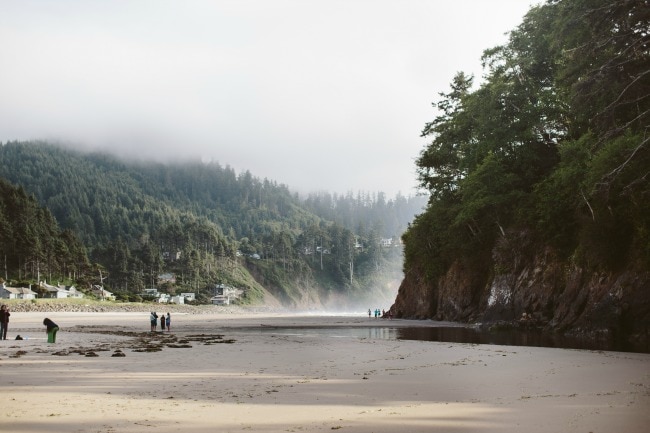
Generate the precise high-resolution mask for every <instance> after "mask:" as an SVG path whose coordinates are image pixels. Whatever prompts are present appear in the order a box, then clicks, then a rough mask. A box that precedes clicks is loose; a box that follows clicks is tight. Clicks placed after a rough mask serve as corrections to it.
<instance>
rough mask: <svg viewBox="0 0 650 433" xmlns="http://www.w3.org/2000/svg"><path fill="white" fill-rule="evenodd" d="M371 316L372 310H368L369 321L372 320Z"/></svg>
mask: <svg viewBox="0 0 650 433" xmlns="http://www.w3.org/2000/svg"><path fill="white" fill-rule="evenodd" d="M371 315H372V312H371V311H370V308H368V319H370V316H371Z"/></svg>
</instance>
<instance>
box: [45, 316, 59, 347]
mask: <svg viewBox="0 0 650 433" xmlns="http://www.w3.org/2000/svg"><path fill="white" fill-rule="evenodd" d="M43 325H45V326H46V328H45V332H47V342H48V343H56V333H57V332H59V326H58V325H57V324H56V323H54V322H52V321H51V320H50V319H48V318H47V317H46V318H45V320H43Z"/></svg>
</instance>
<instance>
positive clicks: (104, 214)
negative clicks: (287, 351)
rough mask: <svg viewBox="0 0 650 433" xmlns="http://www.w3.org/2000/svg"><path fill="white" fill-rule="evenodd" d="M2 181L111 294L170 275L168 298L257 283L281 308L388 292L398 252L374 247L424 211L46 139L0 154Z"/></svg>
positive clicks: (400, 200)
mask: <svg viewBox="0 0 650 433" xmlns="http://www.w3.org/2000/svg"><path fill="white" fill-rule="evenodd" d="M0 176H2V177H4V178H6V179H7V180H9V181H11V182H12V183H14V184H16V185H20V186H21V187H22V188H24V189H25V191H27V192H28V193H29V194H33V195H34V197H35V199H36V200H37V201H38V202H39V203H40V204H41V205H42V206H44V207H46V208H47V209H48V211H49V212H51V214H52V215H53V217H54V219H55V220H56V221H57V222H58V224H59V225H60V226H61V227H62V228H63V229H66V230H70V231H72V232H74V233H76V234H77V236H78V237H79V238H80V239H81V241H82V242H83V244H84V245H85V246H87V248H88V251H89V255H90V259H91V261H92V262H93V263H96V264H97V265H99V266H101V267H104V269H105V273H107V274H108V275H109V278H108V279H107V281H106V283H107V284H108V285H109V287H111V288H112V289H114V290H118V291H122V292H127V293H139V292H141V291H142V290H143V289H144V288H145V287H150V286H156V285H158V286H160V284H159V281H158V275H160V274H162V273H169V272H171V273H174V274H176V277H177V287H169V285H166V286H165V288H166V290H169V291H174V290H176V289H178V290H193V291H199V292H200V291H201V289H203V288H206V287H210V286H211V285H212V286H213V285H214V284H217V283H224V284H231V285H235V286H238V287H241V286H246V287H243V288H245V289H251V290H250V292H249V295H250V296H252V297H253V298H254V299H249V301H252V302H259V301H260V295H259V289H260V288H261V286H264V287H267V288H269V289H270V290H271V291H272V292H273V294H274V295H275V296H276V297H277V298H279V299H280V300H281V301H282V302H284V303H285V304H287V305H303V304H314V306H318V305H320V304H322V303H326V302H328V301H327V300H333V299H337V302H339V303H342V304H347V303H349V302H351V301H350V300H351V299H357V298H359V299H368V297H371V296H374V295H372V293H374V292H375V290H376V289H378V286H381V285H382V284H384V285H385V284H386V281H390V284H392V285H393V287H396V285H397V284H398V280H399V278H400V277H401V262H402V260H401V259H402V250H401V248H394V247H393V248H382V247H381V244H380V242H381V239H382V238H393V239H395V241H396V242H397V241H398V240H399V236H400V234H401V233H402V232H403V231H404V229H405V228H406V225H407V224H408V222H409V221H410V220H411V219H412V218H413V216H414V215H415V214H416V213H417V212H418V211H420V210H421V209H422V205H423V202H424V200H423V198H422V197H416V198H404V197H402V196H399V197H397V198H396V200H394V201H393V200H386V199H385V198H384V196H383V194H379V195H375V197H374V198H369V197H368V196H367V195H366V194H361V193H359V194H358V195H357V197H356V198H353V197H352V195H351V194H349V195H347V196H345V197H343V196H342V197H339V196H336V195H334V196H331V195H329V194H319V195H313V196H310V197H309V198H308V199H307V200H302V199H301V198H300V197H298V196H297V195H295V194H291V192H290V191H289V189H288V188H287V187H286V186H284V185H278V184H276V183H274V182H272V181H269V180H260V179H257V178H255V177H254V176H253V175H252V174H251V173H249V172H244V173H240V174H236V173H235V172H234V170H232V169H231V168H229V167H225V168H224V167H222V166H220V165H219V164H216V163H208V164H205V163H202V162H199V161H197V162H193V163H191V162H188V163H177V164H154V163H146V162H137V163H136V162H124V161H122V160H120V159H118V158H116V157H114V156H110V155H107V154H100V153H83V152H80V151H74V150H70V149H66V148H63V147H60V146H57V145H53V144H49V143H45V142H26V143H17V142H10V143H5V144H4V145H2V146H0ZM321 199H323V200H329V202H328V205H327V206H322V202H321V201H320V200H321ZM318 203H320V205H318ZM349 212H352V213H353V214H355V215H360V219H356V220H352V219H351V218H350V217H349ZM351 224H354V225H355V227H352V226H351ZM253 277H254V278H253ZM253 280H254V281H255V284H257V285H260V287H258V290H257V291H255V290H252V289H253V286H255V284H252V282H251V281H253ZM388 289H389V287H382V290H380V292H381V291H384V292H385V291H387V290H388ZM388 291H389V290H388ZM393 291H394V290H393ZM256 293H257V294H256Z"/></svg>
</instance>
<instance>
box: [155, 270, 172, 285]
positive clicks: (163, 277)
mask: <svg viewBox="0 0 650 433" xmlns="http://www.w3.org/2000/svg"><path fill="white" fill-rule="evenodd" d="M164 283H171V284H176V275H174V274H172V273H170V272H167V273H165V274H160V275H158V284H164Z"/></svg>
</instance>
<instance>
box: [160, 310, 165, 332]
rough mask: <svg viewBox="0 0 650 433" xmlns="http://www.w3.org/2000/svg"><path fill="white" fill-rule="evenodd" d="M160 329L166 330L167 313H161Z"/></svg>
mask: <svg viewBox="0 0 650 433" xmlns="http://www.w3.org/2000/svg"><path fill="white" fill-rule="evenodd" d="M160 330H161V331H162V332H165V314H164V313H163V314H161V315H160Z"/></svg>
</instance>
